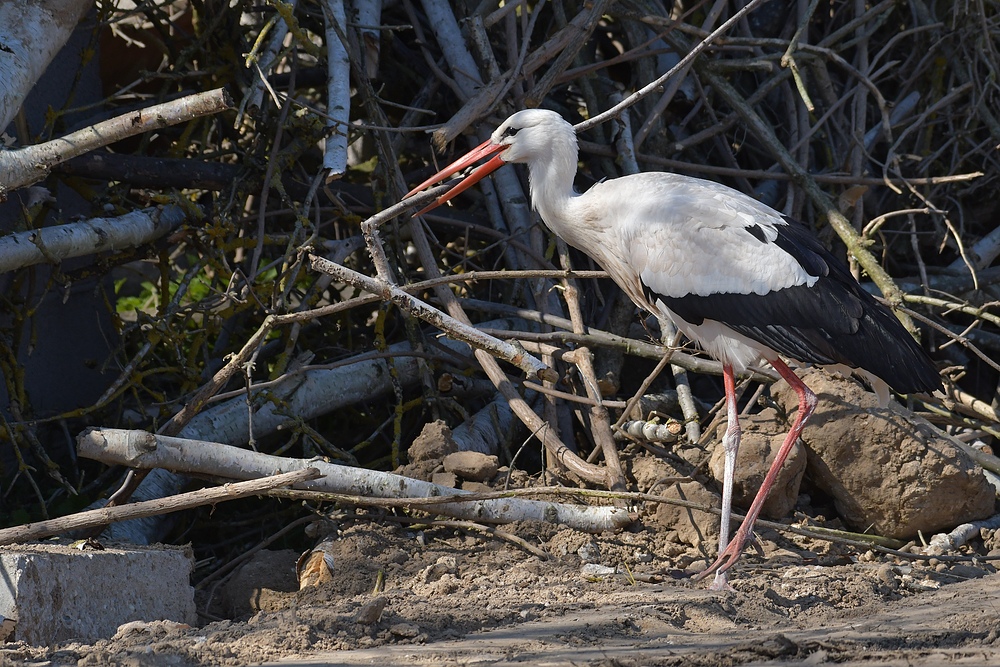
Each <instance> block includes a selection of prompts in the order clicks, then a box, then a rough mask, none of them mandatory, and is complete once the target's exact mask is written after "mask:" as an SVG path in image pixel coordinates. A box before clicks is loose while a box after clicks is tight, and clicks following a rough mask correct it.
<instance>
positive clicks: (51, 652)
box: [0, 517, 1000, 666]
mask: <svg viewBox="0 0 1000 667" xmlns="http://www.w3.org/2000/svg"><path fill="white" fill-rule="evenodd" d="M373 518H374V517H373ZM328 528H329V529H330V530H331V534H330V539H329V540H328V541H327V542H326V543H325V545H326V546H325V547H324V549H325V550H326V554H327V556H329V557H331V558H332V562H333V564H334V567H333V569H332V570H330V569H327V568H319V569H318V570H317V572H318V574H319V580H318V585H315V586H310V587H307V588H306V589H304V590H301V591H298V590H295V589H296V586H297V585H296V583H295V578H294V567H295V561H296V559H297V558H298V554H295V553H293V552H290V551H277V552H261V553H260V554H259V555H258V557H257V558H256V559H255V560H254V561H253V562H252V563H251V564H250V565H248V566H247V567H246V568H245V569H244V570H243V571H242V572H241V573H240V574H239V576H237V577H234V578H233V579H232V580H231V581H230V582H229V583H227V584H226V585H225V586H220V587H218V588H217V589H215V590H214V591H213V592H212V600H211V604H210V606H209V608H210V609H212V613H213V614H217V615H221V614H228V615H230V616H231V617H232V619H233V620H221V621H212V622H206V623H205V624H204V625H203V626H201V627H198V628H189V627H183V626H182V627H178V626H177V625H176V624H171V623H162V622H155V623H148V624H142V623H137V624H131V625H129V626H128V627H127V628H124V627H123V628H122V629H121V630H120V631H119V633H118V635H117V636H115V637H114V638H113V639H109V640H104V641H100V642H97V643H96V644H93V645H83V644H67V645H63V646H58V647H50V648H42V647H27V646H22V645H17V644H7V645H6V647H5V648H4V649H3V650H2V651H0V664H32V663H34V664H39V665H153V666H158V665H246V664H259V663H268V664H282V665H380V664H381V665H505V664H525V665H609V666H610V665H626V666H628V665H766V664H778V663H782V664H790V663H791V664H822V663H839V664H885V665H897V664H898V665H937V664H944V663H950V664H956V665H987V664H1000V642H998V641H997V640H998V637H1000V602H998V601H1000V575H997V574H995V570H994V569H993V568H992V567H990V566H988V565H982V564H980V565H976V564H970V563H958V564H954V563H935V562H930V563H923V564H920V563H909V562H904V561H896V560H891V559H885V558H882V557H874V556H873V555H872V554H858V553H857V552H855V551H852V550H846V549H843V548H839V547H835V546H831V545H829V544H826V543H821V542H812V541H808V540H805V539H803V538H794V539H795V540H796V541H795V542H791V541H789V539H788V538H786V537H784V536H782V535H779V534H778V533H776V532H773V531H766V530H765V531H763V532H762V542H763V546H764V548H765V558H760V557H759V556H757V555H755V554H753V553H748V554H747V555H746V556H745V557H744V559H743V560H742V561H741V563H740V564H739V565H738V566H737V568H736V571H735V573H734V576H733V579H732V588H733V590H732V591H729V592H725V593H714V592H710V591H708V590H706V588H705V586H704V585H703V584H697V583H694V582H692V581H691V580H690V578H689V576H688V575H689V573H690V568H692V567H695V568H696V567H697V565H698V563H703V562H704V559H703V556H702V555H701V554H700V553H699V552H698V550H696V549H694V548H693V547H684V546H681V545H679V544H678V543H677V542H676V541H675V538H676V535H675V534H672V532H671V531H665V530H662V529H655V528H652V527H647V528H640V529H637V530H636V531H633V532H623V533H619V534H613V535H612V534H606V535H601V536H592V535H587V534H584V533H579V532H575V531H572V530H567V529H554V528H552V527H549V526H539V525H534V524H515V525H513V526H508V527H505V530H507V531H509V532H510V533H511V534H516V535H517V536H519V537H521V538H522V539H524V540H526V541H527V542H528V543H531V544H533V545H535V546H538V547H540V548H541V549H542V550H543V551H544V552H545V553H546V554H548V558H547V559H546V560H542V559H541V558H540V557H538V556H536V555H532V554H529V553H527V552H526V551H525V550H524V549H522V548H521V547H519V546H517V545H514V544H512V543H511V542H509V541H505V540H503V539H500V538H497V537H493V536H486V535H481V534H478V533H471V532H465V531H463V530H458V529H455V528H438V527H426V526H424V527H422V528H421V527H405V526H399V525H396V524H392V523H388V522H376V521H369V520H359V519H357V518H351V519H344V520H342V521H340V522H337V523H331V524H328ZM320 560H322V559H320ZM626 566H627V567H626ZM684 568H688V571H687V572H686V571H685V570H684ZM380 581H381V582H382V583H381V584H380V583H379V582H380ZM379 586H380V588H379ZM282 589H284V590H282ZM207 603H208V600H207V597H206V596H205V595H203V596H202V597H201V599H200V604H201V605H202V609H204V608H205V607H204V605H206V604H207Z"/></svg>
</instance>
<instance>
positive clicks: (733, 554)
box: [693, 526, 763, 591]
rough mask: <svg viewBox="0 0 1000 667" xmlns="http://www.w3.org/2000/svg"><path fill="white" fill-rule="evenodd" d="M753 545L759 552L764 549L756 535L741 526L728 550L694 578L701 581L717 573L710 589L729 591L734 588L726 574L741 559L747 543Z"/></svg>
mask: <svg viewBox="0 0 1000 667" xmlns="http://www.w3.org/2000/svg"><path fill="white" fill-rule="evenodd" d="M748 544H749V545H751V546H753V547H754V549H755V550H756V551H757V552H758V553H762V552H763V549H762V548H761V546H760V543H758V542H757V539H756V538H755V537H754V535H753V533H752V532H751V531H750V530H743V527H742V526H741V527H740V529H739V530H738V531H736V535H735V536H734V537H733V540H732V541H731V542H730V543H729V545H728V546H727V547H726V550H725V551H723V552H722V553H720V554H719V557H718V558H716V559H715V562H714V563H712V564H711V565H709V566H708V567H707V568H706V569H704V570H702V571H701V572H699V573H698V574H696V575H694V577H693V579H694V580H695V581H701V580H702V579H704V578H705V577H707V576H708V575H710V574H713V573H714V574H715V579H714V580H713V581H712V585H711V586H709V589H710V590H713V591H728V590H732V587H731V586H730V585H729V577H728V575H727V574H726V573H727V572H728V570H729V568H731V567H732V566H733V565H735V564H736V561H738V560H739V559H740V556H741V555H742V554H743V549H744V548H746V546H747V545H748Z"/></svg>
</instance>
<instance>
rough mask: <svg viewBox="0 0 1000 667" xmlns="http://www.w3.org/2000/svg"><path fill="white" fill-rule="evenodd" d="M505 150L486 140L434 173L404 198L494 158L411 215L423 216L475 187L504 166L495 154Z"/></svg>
mask: <svg viewBox="0 0 1000 667" xmlns="http://www.w3.org/2000/svg"><path fill="white" fill-rule="evenodd" d="M506 149H507V146H504V145H502V144H500V145H496V144H493V143H492V142H491V141H490V140H489V139H487V140H486V141H484V142H483V143H481V144H479V145H478V146H476V147H475V148H473V149H472V150H471V151H469V152H468V153H466V154H465V155H463V156H462V157H460V158H458V159H457V160H455V161H454V162H452V163H451V164H449V165H448V166H447V167H445V168H444V169H442V170H441V171H439V172H438V173H436V174H434V175H433V176H431V177H430V178H428V179H427V180H426V181H424V182H423V183H421V184H420V185H418V186H417V187H415V188H413V189H412V190H410V191H409V192H407V193H406V196H407V197H409V196H411V195H413V194H414V193H417V192H419V191H421V190H423V189H424V188H426V187H428V186H431V185H434V184H435V183H440V182H441V181H443V180H444V179H446V178H448V177H449V176H451V175H453V174H455V173H457V172H459V171H461V170H463V169H465V168H466V167H468V166H470V165H472V164H475V163H476V162H478V161H479V160H482V159H483V158H485V157H489V156H491V155H493V156H494V157H493V159H492V160H490V161H489V162H486V163H485V164H481V165H479V166H478V167H476V169H475V170H474V171H473V172H472V173H471V174H469V175H468V176H466V177H465V178H464V179H462V180H461V181H459V182H458V184H457V185H456V186H455V187H453V188H452V189H451V190H448V192H446V193H444V194H443V195H441V196H440V197H438V198H437V199H436V200H434V201H433V202H432V203H431V204H430V205H428V206H426V207H424V208H422V209H421V210H419V211H417V212H416V213H414V214H413V215H414V217H416V216H418V215H423V214H424V213H426V212H427V211H430V210H432V209H435V208H437V207H438V206H440V205H441V204H443V203H445V202H446V201H448V200H449V199H451V198H453V197H455V196H457V195H459V194H460V193H462V192H465V191H466V190H468V189H469V188H471V187H472V186H473V185H475V184H476V183H478V182H479V181H481V180H483V178H484V177H486V176H487V175H489V174H491V173H493V172H494V171H496V170H497V169H499V168H500V167H502V166H503V165H504V164H505V162H504V161H503V159H502V158H503V156H502V155H497V153H499V152H501V151H504V150H506ZM404 199H405V197H404Z"/></svg>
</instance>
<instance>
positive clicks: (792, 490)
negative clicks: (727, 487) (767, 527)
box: [709, 408, 806, 519]
mask: <svg viewBox="0 0 1000 667" xmlns="http://www.w3.org/2000/svg"><path fill="white" fill-rule="evenodd" d="M740 424H741V426H742V427H743V437H742V438H741V440H740V449H739V452H738V454H737V455H736V470H735V474H734V476H733V505H734V506H735V507H739V508H742V509H749V507H750V504H751V503H752V502H753V499H754V497H755V496H756V495H757V490H758V489H760V485H761V484H762V483H763V481H764V477H765V476H766V475H767V471H768V470H769V469H770V468H771V463H772V462H773V461H774V457H775V456H776V455H777V453H778V450H779V449H781V444H782V443H783V442H784V441H785V435H786V434H787V431H788V426H787V425H786V424H784V422H783V421H781V420H779V419H778V415H777V413H776V412H775V411H774V410H773V409H771V408H768V409H766V410H763V411H761V412H760V413H759V414H755V415H750V416H749V417H745V418H743V419H741V420H740ZM725 431H726V427H725V424H723V425H722V426H720V427H719V431H718V435H719V437H718V440H717V441H716V445H715V448H714V450H713V451H712V459H711V461H710V463H709V467H710V468H711V470H712V476H713V477H715V479H717V480H718V481H719V484H720V488H721V484H722V478H723V473H724V471H725V466H726V456H725V447H723V446H722V436H723V434H724V433H725ZM805 471H806V451H805V449H804V448H803V447H802V445H801V444H799V443H798V442H796V443H795V444H794V445H793V446H792V451H791V453H789V455H788V458H787V459H785V464H784V465H783V466H781V470H780V471H778V476H777V478H775V480H774V486H772V487H771V492H770V493H769V494H768V496H767V500H766V501H764V506H763V507H762V508H761V514H762V515H763V516H764V517H766V518H769V519H782V518H784V517H786V516H788V515H789V514H791V513H792V510H793V509H794V508H795V503H796V501H797V500H798V497H799V486H800V485H801V483H802V476H803V475H804V474H805Z"/></svg>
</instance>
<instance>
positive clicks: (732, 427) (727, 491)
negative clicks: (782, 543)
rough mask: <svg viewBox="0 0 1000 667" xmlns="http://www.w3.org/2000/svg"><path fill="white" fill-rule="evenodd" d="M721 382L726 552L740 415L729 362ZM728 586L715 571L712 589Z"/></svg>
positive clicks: (723, 575) (722, 543) (722, 539)
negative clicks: (722, 393) (723, 395)
mask: <svg viewBox="0 0 1000 667" xmlns="http://www.w3.org/2000/svg"><path fill="white" fill-rule="evenodd" d="M722 383H723V385H724V386H725V388H726V417H727V423H726V435H725V436H723V438H722V447H723V450H724V451H725V454H726V460H725V463H726V467H725V473H724V474H723V476H722V523H721V524H720V525H719V554H723V553H725V552H726V547H728V546H729V526H730V523H731V522H732V518H731V517H732V510H733V478H734V477H735V476H736V455H737V454H738V453H739V451H740V437H741V435H742V430H741V429H740V415H739V412H738V411H737V409H736V377H735V376H734V375H733V367H732V365H730V364H724V365H723V366H722ZM728 587H729V578H728V577H727V576H726V573H725V572H716V573H715V581H713V582H712V586H711V588H712V590H714V591H721V590H725V589H726V588H728Z"/></svg>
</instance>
